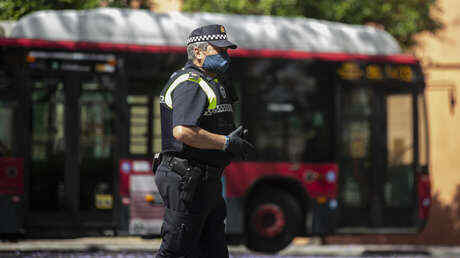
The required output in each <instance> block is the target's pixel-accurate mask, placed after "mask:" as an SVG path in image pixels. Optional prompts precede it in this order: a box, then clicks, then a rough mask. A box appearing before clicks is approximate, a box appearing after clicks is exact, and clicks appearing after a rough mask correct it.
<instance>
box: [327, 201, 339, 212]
mask: <svg viewBox="0 0 460 258" xmlns="http://www.w3.org/2000/svg"><path fill="white" fill-rule="evenodd" d="M337 205H338V203H337V200H336V199H331V200H330V201H329V208H330V209H331V210H335V209H336V208H337Z"/></svg>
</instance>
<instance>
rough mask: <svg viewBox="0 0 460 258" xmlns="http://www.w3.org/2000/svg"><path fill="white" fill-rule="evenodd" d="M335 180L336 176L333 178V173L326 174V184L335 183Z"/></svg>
mask: <svg viewBox="0 0 460 258" xmlns="http://www.w3.org/2000/svg"><path fill="white" fill-rule="evenodd" d="M335 180H336V176H335V173H334V171H332V170H330V171H328V172H327V173H326V181H327V182H328V183H335Z"/></svg>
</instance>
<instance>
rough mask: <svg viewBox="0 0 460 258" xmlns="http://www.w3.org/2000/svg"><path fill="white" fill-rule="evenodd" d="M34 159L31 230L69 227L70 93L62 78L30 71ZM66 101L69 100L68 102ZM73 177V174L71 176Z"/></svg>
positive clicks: (28, 225) (30, 177) (32, 158)
mask: <svg viewBox="0 0 460 258" xmlns="http://www.w3.org/2000/svg"><path fill="white" fill-rule="evenodd" d="M29 82H30V102H31V103H30V104H31V146H30V148H31V151H30V152H31V157H30V161H31V163H30V173H29V175H28V178H29V182H30V183H29V189H28V195H29V211H30V212H28V213H27V215H28V216H27V218H26V219H27V220H26V224H27V227H28V228H33V227H36V226H38V227H40V226H41V227H43V226H45V227H46V226H47V225H49V223H51V222H54V226H55V227H61V226H65V225H68V224H69V223H71V222H69V220H70V218H72V216H70V215H71V208H72V197H71V189H72V188H73V184H72V183H71V180H66V176H65V175H66V169H68V168H69V167H70V166H69V165H70V164H67V162H69V161H70V160H68V159H66V157H67V154H68V153H67V150H69V151H70V150H71V149H70V146H69V145H70V142H69V138H70V135H69V131H67V130H66V128H67V125H66V122H68V121H69V120H70V119H69V118H70V117H71V116H72V113H71V108H70V107H69V106H70V103H69V100H70V99H69V98H68V96H69V92H68V91H69V89H68V88H67V85H66V80H65V78H64V77H63V76H58V75H57V74H54V75H50V74H46V75H45V74H44V75H38V76H35V74H34V70H32V71H31V78H30V80H29ZM66 97H67V98H66ZM68 174H70V173H68Z"/></svg>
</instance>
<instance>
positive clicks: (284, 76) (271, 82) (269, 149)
mask: <svg viewBox="0 0 460 258" xmlns="http://www.w3.org/2000/svg"><path fill="white" fill-rule="evenodd" d="M246 65H247V66H246ZM246 65H245V67H243V69H245V70H246V71H245V72H244V73H245V80H246V82H245V83H243V84H242V85H243V87H242V90H243V94H242V97H243V98H244V105H246V108H245V110H247V111H246V113H245V114H243V117H244V118H245V119H246V121H247V124H248V127H249V131H250V132H251V135H253V136H254V137H255V139H254V143H255V145H256V146H257V148H258V158H259V159H260V160H270V161H289V162H323V161H326V160H331V159H332V157H331V153H332V146H331V145H332V144H331V143H332V137H331V129H332V128H331V123H330V112H329V111H330V106H331V102H330V101H329V98H330V97H331V95H330V94H331V91H328V88H329V87H328V86H329V85H328V84H329V81H328V76H327V72H326V71H327V70H325V69H323V66H322V65H321V64H315V65H312V62H311V61H295V62H293V61H290V62H288V63H287V62H285V61H282V60H278V61H276V60H275V61H273V60H270V62H267V60H257V59H254V60H249V61H248V62H246ZM261 74H263V76H260V75H261ZM254 103H257V104H256V105H254ZM255 121H257V122H255Z"/></svg>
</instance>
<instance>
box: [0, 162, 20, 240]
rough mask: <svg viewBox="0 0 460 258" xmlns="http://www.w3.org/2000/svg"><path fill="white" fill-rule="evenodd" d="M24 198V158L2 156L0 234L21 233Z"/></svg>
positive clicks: (0, 164)
mask: <svg viewBox="0 0 460 258" xmlns="http://www.w3.org/2000/svg"><path fill="white" fill-rule="evenodd" d="M23 200H24V168H23V159H22V158H0V211H1V212H0V235H4V234H7V235H8V234H19V233H20V229H21V227H22V220H23V219H22V206H23Z"/></svg>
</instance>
